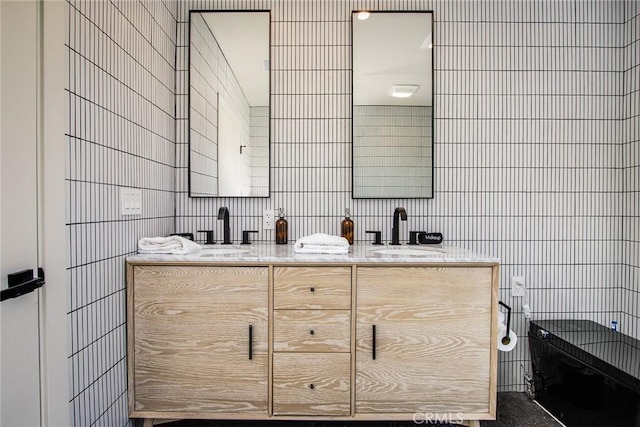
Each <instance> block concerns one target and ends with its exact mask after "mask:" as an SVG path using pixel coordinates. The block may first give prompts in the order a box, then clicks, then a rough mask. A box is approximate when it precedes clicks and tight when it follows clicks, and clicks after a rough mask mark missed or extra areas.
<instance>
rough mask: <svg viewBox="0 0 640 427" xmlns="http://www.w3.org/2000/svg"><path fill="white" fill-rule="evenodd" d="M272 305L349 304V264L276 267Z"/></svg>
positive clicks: (327, 306) (344, 306)
mask: <svg viewBox="0 0 640 427" xmlns="http://www.w3.org/2000/svg"><path fill="white" fill-rule="evenodd" d="M273 271H274V273H273V274H274V283H273V285H274V296H273V298H274V308H275V309H276V310H277V309H336V310H349V309H350V308H351V268H350V267H275V268H274V269H273Z"/></svg>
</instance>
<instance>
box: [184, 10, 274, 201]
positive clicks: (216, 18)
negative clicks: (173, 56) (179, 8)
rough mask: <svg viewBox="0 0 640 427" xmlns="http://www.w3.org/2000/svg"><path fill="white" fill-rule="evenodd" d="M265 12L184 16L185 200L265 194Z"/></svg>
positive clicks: (267, 23) (266, 32)
mask: <svg viewBox="0 0 640 427" xmlns="http://www.w3.org/2000/svg"><path fill="white" fill-rule="evenodd" d="M269 23H270V19H269V12H263V11H259V12H256V11H233V12H232V11H215V12H202V11H198V12H196V11H191V13H190V14H189V195H190V196H191V197H269V34H270V29H269Z"/></svg>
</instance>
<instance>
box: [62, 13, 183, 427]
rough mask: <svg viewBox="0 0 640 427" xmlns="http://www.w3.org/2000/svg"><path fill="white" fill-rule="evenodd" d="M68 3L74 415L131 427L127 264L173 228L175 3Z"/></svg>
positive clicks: (89, 422) (83, 421) (77, 421)
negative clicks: (125, 208)
mask: <svg viewBox="0 0 640 427" xmlns="http://www.w3.org/2000/svg"><path fill="white" fill-rule="evenodd" d="M68 4H69V40H68V52H69V70H70V73H69V82H68V86H67V87H66V90H67V91H68V94H69V108H70V114H69V116H70V122H69V134H68V146H67V147H68V148H67V156H68V160H67V171H66V180H67V189H68V193H67V206H68V209H67V229H68V236H69V237H68V238H69V240H68V245H69V261H68V265H67V268H68V272H69V286H70V293H69V294H70V297H71V300H70V301H69V322H70V325H71V340H70V341H71V348H70V350H69V359H70V364H71V373H72V378H71V384H72V393H73V394H72V396H70V399H69V400H70V410H71V416H72V420H73V425H76V426H109V427H112V426H124V425H128V424H130V421H129V419H128V413H127V393H126V392H127V373H126V351H127V350H126V330H125V328H126V324H125V319H126V316H125V280H124V279H125V278H124V260H125V257H126V256H127V255H129V254H132V253H135V252H136V249H137V241H138V239H139V238H140V237H143V236H151V235H154V236H155V235H166V234H169V233H171V232H173V230H174V203H175V199H174V182H175V181H174V166H175V163H176V161H175V119H174V117H175V112H174V105H175V102H176V101H175V77H176V76H175V69H174V64H175V36H176V35H175V25H176V24H175V23H176V6H177V5H176V3H174V2H167V1H145V2H139V1H117V2H111V1H75V0H70V1H69V2H68ZM126 187H129V188H139V189H141V191H142V203H143V205H142V215H141V216H122V215H121V214H120V211H121V210H120V189H121V188H126Z"/></svg>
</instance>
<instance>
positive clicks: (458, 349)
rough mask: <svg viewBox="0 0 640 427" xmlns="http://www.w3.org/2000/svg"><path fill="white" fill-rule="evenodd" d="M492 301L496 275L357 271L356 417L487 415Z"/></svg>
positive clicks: (477, 270)
mask: <svg viewBox="0 0 640 427" xmlns="http://www.w3.org/2000/svg"><path fill="white" fill-rule="evenodd" d="M492 300H493V297H492V269H491V267H486V268H485V267H473V268H463V267H446V268H445V267H442V268H441V267H429V268H427V267H397V268H396V267H361V268H358V270H357V303H356V304H357V320H356V325H357V326H356V390H355V394H356V395H355V403H356V407H355V411H356V413H409V414H414V413H421V414H422V416H424V414H425V413H431V414H441V415H442V414H444V415H445V416H449V417H450V419H454V420H455V419H458V418H459V415H458V414H461V413H464V414H471V413H473V414H482V413H488V412H489V410H490V401H491V399H492V398H491V397H490V375H491V356H490V353H491V344H492V342H491V309H492ZM374 325H375V347H374V333H373V329H374ZM374 351H375V359H374Z"/></svg>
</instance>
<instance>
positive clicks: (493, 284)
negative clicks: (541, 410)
mask: <svg viewBox="0 0 640 427" xmlns="http://www.w3.org/2000/svg"><path fill="white" fill-rule="evenodd" d="M498 268H499V264H498V260H497V259H495V258H492V257H487V256H484V255H480V254H477V253H473V252H470V251H467V250H464V249H460V248H456V247H452V246H440V245H417V246H406V245H401V246H386V245H385V246H374V245H371V244H355V245H353V246H352V247H351V248H350V253H349V254H347V255H325V254H296V253H294V249H293V245H274V244H252V245H217V246H208V247H207V246H205V247H204V249H203V250H202V251H201V252H199V253H197V254H192V255H135V256H131V257H129V258H128V260H127V316H128V318H127V321H128V370H129V372H128V374H129V412H130V416H131V417H134V418H145V419H146V422H147V424H148V425H150V424H152V420H153V419H154V418H164V419H167V418H169V419H181V418H196V419H234V420H239V419H254V420H258V419H260V420H267V419H281V420H286V419H296V420H304V419H309V420H310V419H318V418H319V417H320V418H322V419H326V420H406V421H411V420H413V421H416V422H422V423H424V422H426V421H430V420H440V421H442V422H446V421H451V422H462V421H465V422H466V423H467V424H468V425H479V421H478V420H482V419H493V418H495V410H496V400H495V398H496V375H497V372H496V366H497V363H496V362H497V349H496V345H495V343H496V337H495V333H496V325H497V323H496V322H497V312H498V310H497V304H498V301H497V284H498Z"/></svg>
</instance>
